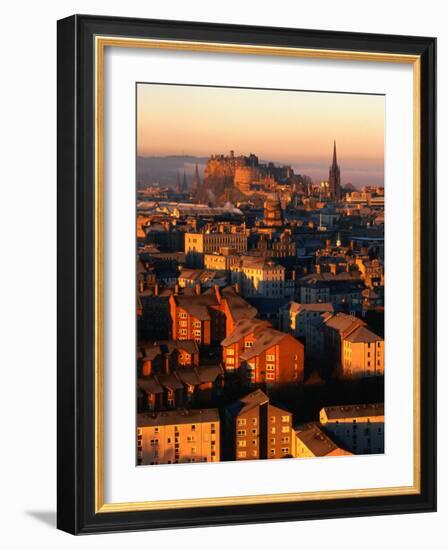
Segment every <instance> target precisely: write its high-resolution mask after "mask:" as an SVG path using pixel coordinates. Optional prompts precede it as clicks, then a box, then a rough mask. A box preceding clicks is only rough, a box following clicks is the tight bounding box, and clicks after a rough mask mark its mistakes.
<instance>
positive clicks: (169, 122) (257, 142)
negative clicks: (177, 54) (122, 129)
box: [137, 84, 385, 187]
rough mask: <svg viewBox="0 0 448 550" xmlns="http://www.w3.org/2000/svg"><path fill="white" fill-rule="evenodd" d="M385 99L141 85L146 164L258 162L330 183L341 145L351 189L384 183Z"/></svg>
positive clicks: (141, 151) (140, 145) (140, 132)
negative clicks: (224, 158) (214, 157)
mask: <svg viewBox="0 0 448 550" xmlns="http://www.w3.org/2000/svg"><path fill="white" fill-rule="evenodd" d="M384 109H385V101H384V96H376V95H361V94H340V93H324V92H302V91H286V90H260V89H247V88H246V89H239V88H223V87H204V86H180V85H163V84H162V85H161V84H138V85H137V154H138V155H139V156H168V155H194V156H201V157H203V156H206V157H208V156H210V155H211V154H216V153H218V154H220V153H224V154H228V152H229V151H230V150H234V151H235V155H241V154H243V155H248V154H249V153H254V154H256V155H257V156H258V157H259V158H260V159H262V160H265V161H273V162H276V163H285V164H290V165H292V166H293V168H294V170H295V172H296V173H299V174H307V175H309V176H310V177H311V178H312V179H313V181H315V182H319V181H322V180H326V179H328V168H329V165H330V164H331V159H332V153H333V140H336V145H337V155H338V163H339V165H340V168H341V180H342V183H343V184H347V183H352V184H354V185H356V186H358V187H359V186H362V185H375V184H377V185H383V183H384V114H385V113H384Z"/></svg>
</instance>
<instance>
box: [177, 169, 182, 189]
mask: <svg viewBox="0 0 448 550" xmlns="http://www.w3.org/2000/svg"><path fill="white" fill-rule="evenodd" d="M176 191H177V192H178V193H180V192H181V191H182V188H181V185H180V174H179V171H177V175H176Z"/></svg>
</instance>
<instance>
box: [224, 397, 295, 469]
mask: <svg viewBox="0 0 448 550" xmlns="http://www.w3.org/2000/svg"><path fill="white" fill-rule="evenodd" d="M224 422H225V433H226V449H227V453H228V457H227V458H228V459H229V460H235V459H236V460H250V459H252V460H254V459H262V458H283V457H286V456H291V434H292V429H291V422H292V414H291V413H290V412H288V411H285V410H283V409H281V408H279V407H275V406H274V405H271V403H269V397H268V396H267V395H266V394H265V393H264V392H262V391H261V390H256V391H254V392H252V393H250V394H249V395H246V396H245V397H242V398H241V399H239V400H238V401H236V402H235V403H233V404H232V405H230V406H229V407H227V409H226V411H225V420H224Z"/></svg>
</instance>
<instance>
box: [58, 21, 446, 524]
mask: <svg viewBox="0 0 448 550" xmlns="http://www.w3.org/2000/svg"><path fill="white" fill-rule="evenodd" d="M97 35H111V36H121V37H123V36H124V37H139V38H153V39H154V38H156V39H170V40H194V41H204V42H207V41H209V42H215V43H227V44H228V43H231V44H239V43H244V44H253V45H260V46H261V45H262V46H282V47H285V46H287V47H295V48H310V49H325V50H328V49H330V50H344V51H356V52H382V53H393V54H403V55H417V56H419V57H420V60H421V89H420V97H421V126H420V128H421V135H420V144H421V163H420V167H421V179H420V181H421V189H420V205H421V208H420V216H421V273H420V276H421V277H420V280H421V288H420V293H421V294H420V295H421V314H420V334H421V342H420V353H421V355H420V360H421V365H422V368H421V379H420V387H421V418H420V425H421V438H420V456H421V480H420V481H421V491H420V493H419V494H412V495H391V496H379V497H366V498H364V497H361V498H360V497H356V498H344V499H332V500H314V501H300V502H276V503H267V504H266V503H263V504H250V505H230V506H213V507H204V508H197V507H196V508H186V509H182V508H177V509H166V510H151V511H144V510H140V511H139V510H136V511H124V512H103V513H96V512H95V505H94V501H95V467H94V462H95V455H94V451H95V439H94V438H95V434H94V415H95V392H94V361H95V352H94V330H95V326H94V323H95V318H94V309H95V296H94V276H95V274H94V260H95V246H94V230H95V219H94V217H95V210H94V203H95V192H94V183H93V179H94V172H95V171H94V163H95V158H94V145H95V144H94V101H95V97H94V55H93V44H94V39H95V36H97ZM57 67H58V90H57V99H58V105H57V114H58V127H57V131H58V169H57V175H58V272H57V277H58V387H57V390H58V401H57V407H58V411H57V415H58V429H57V434H58V471H57V482H58V493H57V499H58V505H57V508H58V511H57V525H58V528H59V529H62V530H64V531H67V532H69V533H73V534H83V533H100V532H112V531H128V530H139V529H163V528H180V527H193V526H211V525H231V524H243V523H246V524H248V523H261V522H278V521H291V520H306V519H322V518H340V517H353V516H369V515H384V514H400V513H411V512H430V511H435V509H436V39H435V38H428V37H412V36H392V35H381V34H359V33H347V32H335V31H317V30H301V29H300V30H299V29H287V28H268V27H251V26H240V25H222V24H215V23H193V22H184V21H159V20H141V19H130V18H121V17H118V18H117V17H99V16H89V15H74V16H72V17H69V18H66V19H63V20H61V21H59V22H58V62H57Z"/></svg>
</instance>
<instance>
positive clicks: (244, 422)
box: [236, 418, 246, 426]
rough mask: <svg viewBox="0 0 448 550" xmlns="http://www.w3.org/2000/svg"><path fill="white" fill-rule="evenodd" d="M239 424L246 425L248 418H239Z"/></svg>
mask: <svg viewBox="0 0 448 550" xmlns="http://www.w3.org/2000/svg"><path fill="white" fill-rule="evenodd" d="M236 423H237V425H238V426H245V425H246V419H245V418H238V419H237V421H236Z"/></svg>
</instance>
